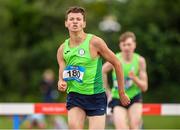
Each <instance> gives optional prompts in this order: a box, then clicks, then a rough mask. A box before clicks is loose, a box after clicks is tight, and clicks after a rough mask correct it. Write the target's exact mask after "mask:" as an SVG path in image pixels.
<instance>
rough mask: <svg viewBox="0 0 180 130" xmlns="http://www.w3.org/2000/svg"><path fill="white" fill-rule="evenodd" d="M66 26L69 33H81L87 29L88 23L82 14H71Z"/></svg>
mask: <svg viewBox="0 0 180 130" xmlns="http://www.w3.org/2000/svg"><path fill="white" fill-rule="evenodd" d="M65 26H66V27H67V28H68V30H69V31H72V32H79V31H82V30H83V29H84V28H85V26H86V22H85V21H84V19H83V15H82V14H81V13H69V14H68V16H67V20H66V21H65Z"/></svg>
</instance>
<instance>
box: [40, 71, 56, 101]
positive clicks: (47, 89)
mask: <svg viewBox="0 0 180 130" xmlns="http://www.w3.org/2000/svg"><path fill="white" fill-rule="evenodd" d="M55 86H56V81H55V76H54V72H53V70H51V69H47V70H45V71H44V73H43V79H42V81H41V92H42V95H43V102H46V103H50V102H55V99H57V98H58V91H57V90H56V87H55Z"/></svg>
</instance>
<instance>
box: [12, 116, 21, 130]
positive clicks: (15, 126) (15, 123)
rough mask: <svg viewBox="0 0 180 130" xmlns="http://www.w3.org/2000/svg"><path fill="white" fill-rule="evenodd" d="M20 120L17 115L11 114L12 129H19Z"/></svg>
mask: <svg viewBox="0 0 180 130" xmlns="http://www.w3.org/2000/svg"><path fill="white" fill-rule="evenodd" d="M19 125H20V120H19V115H13V129H14V130H19Z"/></svg>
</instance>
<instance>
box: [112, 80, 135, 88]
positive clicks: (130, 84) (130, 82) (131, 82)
mask: <svg viewBox="0 0 180 130" xmlns="http://www.w3.org/2000/svg"><path fill="white" fill-rule="evenodd" d="M132 84H133V81H132V79H130V78H129V77H126V78H125V79H124V87H125V90H127V89H128V88H130V87H131V86H132ZM113 85H114V87H115V89H118V82H117V80H114V81H113Z"/></svg>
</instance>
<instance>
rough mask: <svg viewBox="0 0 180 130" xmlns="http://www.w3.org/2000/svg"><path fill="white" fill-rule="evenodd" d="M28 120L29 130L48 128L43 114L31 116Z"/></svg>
mask: <svg viewBox="0 0 180 130" xmlns="http://www.w3.org/2000/svg"><path fill="white" fill-rule="evenodd" d="M27 119H28V120H29V126H28V128H29V129H32V128H40V129H43V128H45V127H46V123H45V118H44V115H43V114H33V115H29V116H28V117H27Z"/></svg>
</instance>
